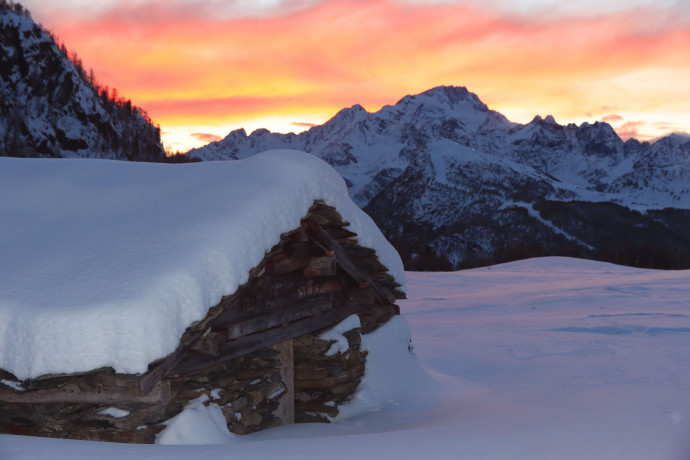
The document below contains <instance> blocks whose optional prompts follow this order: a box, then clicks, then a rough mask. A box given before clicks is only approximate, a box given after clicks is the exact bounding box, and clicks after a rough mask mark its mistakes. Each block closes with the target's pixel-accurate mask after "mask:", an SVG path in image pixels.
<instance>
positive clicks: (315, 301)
mask: <svg viewBox="0 0 690 460" xmlns="http://www.w3.org/2000/svg"><path fill="white" fill-rule="evenodd" d="M334 306H335V302H334V296H333V295H332V294H325V295H318V296H314V297H308V298H304V299H299V300H298V301H296V302H294V303H293V304H290V305H288V306H286V307H283V308H282V309H280V310H271V311H268V312H266V313H264V314H263V315H261V316H256V317H253V318H249V319H246V320H244V321H238V322H233V323H231V324H227V336H226V339H227V340H230V339H236V338H239V337H243V336H245V335H249V334H253V333H255V332H258V331H262V330H264V329H270V328H272V327H276V326H280V325H283V324H287V323H291V322H293V321H296V320H298V319H301V318H306V317H309V316H314V315H317V314H320V313H323V312H325V311H328V310H330V309H332V308H333V307H334ZM224 325H225V324H224ZM218 326H219V325H217V324H214V327H215V328H218Z"/></svg>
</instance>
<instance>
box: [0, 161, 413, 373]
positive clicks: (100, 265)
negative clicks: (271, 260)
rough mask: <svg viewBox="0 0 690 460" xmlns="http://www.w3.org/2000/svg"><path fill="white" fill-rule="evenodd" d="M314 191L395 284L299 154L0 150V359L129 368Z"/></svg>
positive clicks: (292, 220)
mask: <svg viewBox="0 0 690 460" xmlns="http://www.w3.org/2000/svg"><path fill="white" fill-rule="evenodd" d="M316 199H320V200H324V201H325V202H326V203H328V204H329V205H331V206H334V207H335V208H337V210H338V211H339V212H340V214H341V215H342V216H343V218H344V219H345V220H347V221H348V222H350V223H351V227H350V230H352V231H353V232H355V233H357V234H358V239H359V242H360V244H361V245H363V246H367V247H371V248H374V249H375V250H376V251H377V253H378V256H379V258H380V260H381V262H382V263H383V264H384V265H386V266H387V267H388V268H389V270H390V273H391V274H392V275H393V276H394V277H395V278H396V280H398V281H399V282H401V283H404V272H403V267H402V263H401V262H400V258H399V256H398V254H397V252H396V251H395V250H394V249H393V247H392V246H391V245H390V244H389V243H388V242H387V241H386V240H385V238H384V237H383V235H382V234H381V232H380V231H379V230H378V228H377V227H376V225H375V224H374V223H373V221H372V220H371V219H370V218H369V217H368V216H367V215H366V214H365V213H364V212H362V211H361V210H360V209H359V208H357V206H355V205H354V204H353V203H352V201H351V200H350V198H349V197H348V194H347V188H346V186H345V183H344V181H343V179H342V178H341V177H340V176H339V175H338V173H336V172H335V170H333V169H332V168H331V167H330V166H328V165H327V164H326V163H324V162H323V161H321V160H319V159H318V158H316V157H313V156H311V155H307V154H305V153H301V152H296V151H289V150H280V151H271V152H265V153H263V154H259V155H257V156H254V157H251V158H248V159H246V160H239V161H229V162H205V163H194V164H185V165H169V164H151V163H129V162H114V161H102V160H64V159H61V160H50V159H40V160H38V159H14V158H0V216H2V218H1V220H0V368H2V369H5V370H7V371H10V372H12V373H13V374H14V375H15V376H17V377H18V378H19V379H21V380H23V379H27V378H34V377H38V376H40V375H45V374H52V373H73V372H83V371H88V370H92V369H96V368H100V367H107V366H110V367H113V368H114V369H115V370H116V371H117V372H120V373H143V372H145V371H146V370H147V365H148V364H149V363H150V362H151V361H154V360H155V359H158V358H161V357H164V356H166V355H167V354H169V353H171V352H172V351H173V350H174V349H175V347H176V346H177V344H178V342H179V339H180V337H181V335H182V333H183V331H184V330H185V328H186V327H187V326H189V325H190V324H191V323H192V322H193V321H196V320H199V319H202V318H203V317H204V315H205V314H206V311H207V310H208V308H209V307H211V306H213V305H216V304H217V303H218V302H219V301H220V299H221V296H223V295H227V294H231V293H233V292H234V291H235V290H236V289H237V288H238V287H239V286H240V285H241V284H242V283H244V282H245V281H247V278H248V272H249V270H250V269H251V268H252V267H254V266H256V265H257V264H258V263H259V262H260V261H261V260H262V259H263V257H264V253H265V251H267V250H268V249H270V248H271V247H272V246H273V245H275V244H276V243H278V241H279V239H280V234H281V233H284V232H287V231H290V230H292V229H294V228H297V227H298V226H299V224H300V219H301V218H302V217H304V216H305V215H306V213H307V211H308V209H309V207H310V206H311V205H312V203H313V201H314V200H316Z"/></svg>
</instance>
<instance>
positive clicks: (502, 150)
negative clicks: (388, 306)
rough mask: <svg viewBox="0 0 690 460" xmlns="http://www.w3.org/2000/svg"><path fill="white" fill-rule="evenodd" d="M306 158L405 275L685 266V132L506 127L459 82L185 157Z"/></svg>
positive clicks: (688, 252) (600, 126)
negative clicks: (530, 261) (485, 268)
mask: <svg viewBox="0 0 690 460" xmlns="http://www.w3.org/2000/svg"><path fill="white" fill-rule="evenodd" d="M277 148H280V149H296V150H303V151H306V152H309V153H311V154H313V155H316V156H318V157H319V158H321V159H323V160H324V161H326V162H327V163H329V164H330V165H331V166H333V167H334V168H335V169H336V170H337V171H338V172H339V173H340V174H341V175H342V176H343V177H344V179H345V181H346V184H347V186H348V188H349V191H350V195H351V196H352V198H353V199H354V200H355V202H356V203H357V204H358V205H359V206H360V207H362V208H363V209H364V210H365V211H366V212H367V213H368V214H369V215H370V216H371V217H372V218H373V219H374V221H375V222H376V223H377V224H378V225H379V227H380V228H381V229H382V230H383V232H384V234H385V235H386V237H387V238H388V239H389V240H391V242H393V244H394V245H395V246H396V248H397V249H398V250H399V252H400V253H401V256H402V257H403V261H404V263H405V265H406V268H407V269H408V270H449V269H455V268H468V267H475V266H482V265H488V264H493V263H499V262H505V261H509V260H516V259H522V258H526V257H536V256H548V255H561V256H574V257H582V258H590V259H597V260H602V261H608V262H614V263H617V264H623V265H631V266H638V267H650V268H690V237H689V236H688V233H687V230H686V229H687V228H689V227H688V226H689V225H690V210H689V209H690V137H688V136H685V135H680V134H672V135H670V136H667V137H665V138H663V139H660V140H657V141H656V142H654V143H649V142H639V141H637V140H635V139H630V140H627V141H625V142H624V141H622V140H621V139H620V138H619V137H618V135H617V134H616V133H615V132H614V130H613V129H612V128H611V126H610V125H608V124H606V123H601V122H595V123H593V124H590V123H583V124H582V125H579V126H577V125H574V124H569V125H566V126H563V125H560V124H558V123H557V122H556V121H555V120H554V119H553V117H550V116H548V117H546V118H541V117H539V116H537V117H535V118H534V119H533V120H532V121H531V122H530V123H527V124H517V123H512V122H510V121H509V120H508V119H507V118H506V117H504V116H503V115H501V114H500V113H498V112H495V111H493V110H490V109H489V108H488V107H487V106H486V105H485V104H484V103H482V102H481V100H480V99H479V98H478V97H477V96H476V95H475V94H473V93H471V92H469V91H468V90H467V89H465V88H462V87H450V86H445V87H437V88H433V89H431V90H428V91H426V92H424V93H421V94H418V95H413V96H405V97H404V98H402V99H401V100H400V101H399V102H398V103H396V104H395V105H390V106H385V107H383V108H382V109H381V110H379V111H377V112H375V113H369V112H367V111H366V110H365V109H364V108H362V107H361V106H359V105H355V106H353V107H351V108H346V109H343V110H341V111H340V112H338V113H337V114H336V115H335V116H334V117H333V118H332V119H330V120H329V121H327V122H326V123H324V124H323V125H320V126H315V127H313V128H311V129H309V130H308V131H305V132H303V133H300V134H294V133H290V134H279V133H271V132H269V131H267V130H257V131H254V132H253V133H251V134H250V135H247V133H246V132H245V131H244V130H237V131H233V132H231V133H230V134H229V135H228V136H227V137H226V138H224V139H222V140H220V141H217V142H213V143H211V144H208V145H206V146H204V147H201V148H199V149H194V150H191V151H190V152H188V154H187V155H188V156H191V157H195V158H198V159H201V160H203V161H209V160H236V159H241V158H246V157H248V156H251V155H254V154H256V153H258V152H261V151H264V150H268V149H277Z"/></svg>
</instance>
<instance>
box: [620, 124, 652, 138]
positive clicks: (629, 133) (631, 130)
mask: <svg viewBox="0 0 690 460" xmlns="http://www.w3.org/2000/svg"><path fill="white" fill-rule="evenodd" d="M645 124H646V123H645V122H643V121H626V122H625V123H623V124H622V125H621V126H619V127H618V128H615V131H616V134H618V136H619V137H620V138H621V139H623V140H624V141H626V140H628V139H630V138H634V139H639V138H640V137H641V136H640V134H641V132H640V128H643V127H644V126H645Z"/></svg>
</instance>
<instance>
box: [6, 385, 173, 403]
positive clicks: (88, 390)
mask: <svg viewBox="0 0 690 460" xmlns="http://www.w3.org/2000/svg"><path fill="white" fill-rule="evenodd" d="M0 401H3V402H7V403H34V404H35V403H78V404H139V403H142V404H159V405H166V404H168V403H169V402H170V382H168V381H163V382H159V383H158V384H156V385H154V387H153V388H152V389H151V391H149V392H148V393H147V394H143V395H142V394H140V393H139V391H138V388H137V387H136V386H134V387H132V386H130V385H126V386H97V387H89V386H88V385H85V382H84V381H80V380H78V379H75V380H73V381H71V382H68V383H66V384H64V385H61V386H59V387H56V388H51V389H42V390H33V391H32V390H28V391H24V392H17V391H13V390H8V389H5V388H2V387H0Z"/></svg>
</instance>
